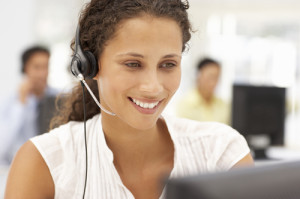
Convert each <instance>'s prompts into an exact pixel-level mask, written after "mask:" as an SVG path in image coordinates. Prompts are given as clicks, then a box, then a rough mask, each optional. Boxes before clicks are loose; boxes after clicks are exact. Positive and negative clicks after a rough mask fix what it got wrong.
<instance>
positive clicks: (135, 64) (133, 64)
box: [125, 62, 141, 68]
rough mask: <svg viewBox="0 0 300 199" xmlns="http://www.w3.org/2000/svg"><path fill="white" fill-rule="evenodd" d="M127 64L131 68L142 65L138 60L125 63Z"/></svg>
mask: <svg viewBox="0 0 300 199" xmlns="http://www.w3.org/2000/svg"><path fill="white" fill-rule="evenodd" d="M125 65H126V66H128V67H129V68H138V67H141V65H140V64H139V63H137V62H130V63H125Z"/></svg>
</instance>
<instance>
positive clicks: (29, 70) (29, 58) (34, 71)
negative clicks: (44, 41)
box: [0, 46, 57, 165]
mask: <svg viewBox="0 0 300 199" xmlns="http://www.w3.org/2000/svg"><path fill="white" fill-rule="evenodd" d="M49 57H50V52H49V50H48V49H47V48H44V47H40V46H33V47H31V48H28V49H27V50H25V51H24V53H23V55H22V68H21V69H22V73H23V74H24V79H23V81H22V82H21V84H20V86H19V89H18V91H17V92H15V93H13V94H11V95H10V96H8V97H7V98H5V99H3V100H2V102H1V103H0V165H9V164H10V163H11V161H12V159H13V157H14V155H15V153H16V152H17V150H18V149H19V147H20V146H21V145H22V144H24V143H25V142H26V141H27V140H28V139H29V138H31V137H33V136H35V135H37V134H40V133H44V132H41V131H45V128H44V129H42V128H41V126H40V125H39V123H40V121H41V118H40V106H41V105H43V106H45V103H42V102H43V101H45V99H48V98H49V97H51V96H55V94H56V93H57V92H56V91H55V89H52V88H49V87H48V86H47V79H48V65H49ZM51 99H54V97H51ZM53 101H54V100H53ZM53 103H54V102H53ZM44 109H45V108H44ZM44 109H43V110H44ZM50 112H53V110H49V113H50Z"/></svg>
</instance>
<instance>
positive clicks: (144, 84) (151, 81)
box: [139, 70, 163, 95]
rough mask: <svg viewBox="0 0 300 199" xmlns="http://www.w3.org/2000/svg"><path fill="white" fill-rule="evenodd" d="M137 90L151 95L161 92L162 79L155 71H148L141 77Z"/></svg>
mask: <svg viewBox="0 0 300 199" xmlns="http://www.w3.org/2000/svg"><path fill="white" fill-rule="evenodd" d="M139 90H140V91H141V92H144V93H148V94H152V95H155V94H159V93H160V92H162V91H163V85H162V78H160V76H159V74H158V72H157V70H148V71H145V72H144V73H143V75H141V77H140V85H139Z"/></svg>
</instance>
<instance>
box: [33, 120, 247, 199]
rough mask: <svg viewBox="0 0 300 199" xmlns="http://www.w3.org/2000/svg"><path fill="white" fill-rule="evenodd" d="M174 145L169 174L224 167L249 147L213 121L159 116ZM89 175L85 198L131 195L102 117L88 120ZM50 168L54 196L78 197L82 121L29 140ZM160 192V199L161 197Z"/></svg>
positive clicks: (117, 198)
mask: <svg viewBox="0 0 300 199" xmlns="http://www.w3.org/2000/svg"><path fill="white" fill-rule="evenodd" d="M163 118H164V119H165V121H166V124H167V127H168V130H169V132H170V136H171V138H172V141H173V143H174V148H175V154H174V168H173V170H172V172H171V174H170V178H174V177H180V176H187V175H193V174H198V173H204V172H212V171H220V170H227V169H229V168H231V167H232V166H233V165H234V164H236V163H237V162H238V161H239V160H241V159H242V158H243V157H245V156H246V155H247V154H248V153H249V152H250V150H249V147H248V145H247V143H246V141H245V139H244V137H243V136H242V135H240V134H239V133H238V132H237V131H235V130H234V129H232V128H231V127H229V126H226V125H224V124H220V123H215V122H205V123H201V122H196V121H192V120H188V119H179V118H175V117H170V116H164V117H163ZM86 130H87V146H88V177H87V187H86V194H85V198H89V199H99V198H103V199H126V198H128V199H133V198H134V196H133V195H132V194H131V192H130V191H129V190H128V189H127V188H126V187H125V186H124V184H123V183H122V181H121V178H120V176H119V174H118V172H117V170H116V168H115V167H114V164H113V153H112V151H111V150H110V149H109V148H108V146H107V144H106V141H105V137H104V133H103V131H102V126H101V115H100V114H98V115H96V116H94V117H93V118H91V119H90V120H88V121H87V123H86ZM31 141H32V142H33V143H34V145H35V146H36V147H37V149H38V150H39V152H40V153H41V155H42V156H43V158H44V160H45V162H46V164H47V165H48V167H49V170H50V172H51V175H52V178H53V180H54V184H55V199H66V198H72V199H77V198H78V199H79V198H82V196H83V189H84V181H85V147H84V131H83V123H82V122H69V123H67V124H65V125H62V126H60V127H58V128H56V129H54V130H52V131H50V133H46V134H43V135H40V136H37V137H34V138H32V139H31ZM164 192H165V191H163V193H162V195H161V197H160V199H162V198H164V195H165V194H164Z"/></svg>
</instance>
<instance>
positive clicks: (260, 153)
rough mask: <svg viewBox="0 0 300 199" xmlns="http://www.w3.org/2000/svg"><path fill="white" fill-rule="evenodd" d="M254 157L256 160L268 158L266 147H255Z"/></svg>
mask: <svg viewBox="0 0 300 199" xmlns="http://www.w3.org/2000/svg"><path fill="white" fill-rule="evenodd" d="M253 152H254V159H255V160H268V159H270V158H268V156H267V154H266V149H254V150H253Z"/></svg>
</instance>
